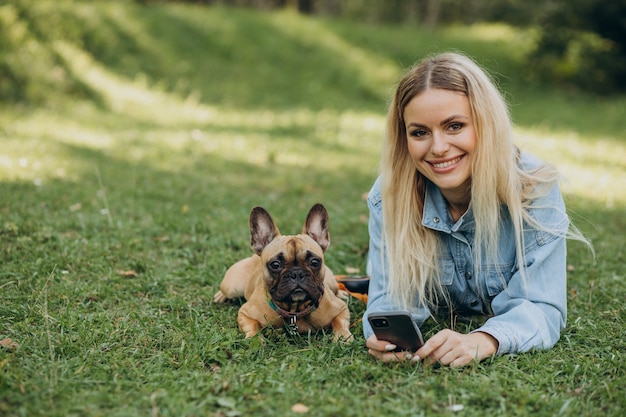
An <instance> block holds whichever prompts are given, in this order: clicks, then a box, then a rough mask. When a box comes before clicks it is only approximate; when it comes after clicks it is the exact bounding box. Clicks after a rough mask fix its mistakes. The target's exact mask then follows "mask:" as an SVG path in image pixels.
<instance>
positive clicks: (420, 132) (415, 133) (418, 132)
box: [409, 129, 428, 138]
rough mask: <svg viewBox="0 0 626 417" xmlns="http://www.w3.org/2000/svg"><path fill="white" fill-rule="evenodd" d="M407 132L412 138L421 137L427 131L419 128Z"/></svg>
mask: <svg viewBox="0 0 626 417" xmlns="http://www.w3.org/2000/svg"><path fill="white" fill-rule="evenodd" d="M409 134H410V135H411V136H413V137H414V138H423V137H424V136H426V135H427V134H428V132H427V131H425V130H421V129H420V130H412V131H411V132H409Z"/></svg>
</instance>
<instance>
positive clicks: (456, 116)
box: [439, 114, 469, 126]
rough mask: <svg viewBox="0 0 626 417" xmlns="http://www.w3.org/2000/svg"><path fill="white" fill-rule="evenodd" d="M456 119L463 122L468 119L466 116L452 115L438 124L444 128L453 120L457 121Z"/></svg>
mask: <svg viewBox="0 0 626 417" xmlns="http://www.w3.org/2000/svg"><path fill="white" fill-rule="evenodd" d="M458 119H463V120H467V119H469V118H468V117H467V116H465V115H463V114H453V115H452V116H450V117H448V118H447V119H445V120H442V121H441V123H439V125H441V126H444V125H447V124H448V123H450V122H451V121H453V120H458Z"/></svg>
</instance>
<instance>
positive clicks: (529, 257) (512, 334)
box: [363, 154, 569, 354]
mask: <svg viewBox="0 0 626 417" xmlns="http://www.w3.org/2000/svg"><path fill="white" fill-rule="evenodd" d="M538 163H539V162H538V160H536V159H534V158H532V157H530V156H529V155H527V154H522V158H521V161H520V164H521V165H522V166H523V168H524V169H532V167H533V166H536V165H537V164H538ZM367 203H368V207H369V209H370V219H369V234H370V248H369V250H370V252H369V256H368V273H369V275H370V277H371V278H370V287H369V296H368V304H367V310H366V312H365V315H364V318H365V319H364V320H363V331H364V335H365V338H368V337H370V336H371V335H372V333H373V331H372V329H371V327H370V325H369V323H368V322H367V319H366V318H367V315H368V314H369V313H371V312H381V311H383V312H384V311H392V310H398V309H399V306H398V305H397V303H396V302H395V301H394V300H393V299H391V297H390V296H389V293H388V289H387V281H388V277H387V276H386V273H385V272H384V271H387V267H386V265H385V266H383V265H382V264H381V263H382V262H387V260H386V257H383V256H381V253H380V251H381V250H383V248H382V247H381V245H382V243H381V242H382V240H381V237H382V221H383V218H382V204H383V202H382V196H381V189H380V178H379V179H377V180H376V182H375V184H374V186H373V187H372V189H371V191H370V193H369V195H368V201H367ZM530 214H531V216H533V218H534V219H535V220H537V221H538V222H539V223H540V224H542V225H546V226H548V227H549V228H550V229H551V230H558V231H559V232H560V233H559V234H558V235H555V234H552V233H547V232H544V231H540V230H536V229H533V228H531V227H530V226H529V225H525V227H524V230H525V231H524V244H525V246H526V247H525V251H526V255H525V256H526V278H525V281H526V282H524V279H523V278H522V276H521V274H520V272H519V270H518V264H517V256H516V251H515V239H514V232H513V224H512V223H511V219H510V217H509V214H508V210H507V209H506V207H504V206H503V207H502V208H501V210H500V221H501V225H500V226H501V227H500V245H499V253H498V262H497V264H496V265H493V264H491V265H487V264H486V263H485V261H484V260H483V261H481V263H482V265H481V268H476V265H475V262H474V259H473V257H472V245H473V236H474V231H475V221H474V217H473V213H472V209H471V206H470V209H469V210H468V211H467V212H466V213H465V214H464V215H463V216H462V217H461V218H460V219H459V220H458V221H456V222H453V221H452V219H451V217H450V215H449V213H448V210H447V207H446V202H445V200H444V197H443V195H442V194H441V191H440V190H439V189H438V188H437V187H436V186H435V185H434V184H432V183H430V182H429V183H428V185H427V187H426V199H425V205H424V212H423V217H422V224H423V225H424V226H425V227H428V228H430V229H432V230H435V231H436V232H438V233H439V236H440V238H441V242H442V243H443V245H442V248H443V249H442V253H441V254H440V255H439V257H440V258H439V259H440V276H441V278H440V279H441V283H442V284H443V287H444V289H446V290H447V291H448V294H449V298H450V300H451V302H452V305H453V308H454V310H455V312H457V313H459V314H460V315H467V316H475V315H484V316H487V317H489V318H488V319H487V320H486V322H485V323H484V324H483V325H482V326H481V327H479V328H478V329H475V330H474V331H475V332H476V331H480V332H485V333H488V334H490V335H491V336H493V337H494V338H495V339H496V340H497V341H498V343H499V347H498V352H497V354H503V353H517V352H523V351H527V350H530V349H533V348H539V349H548V348H550V347H552V346H553V345H554V344H555V343H556V342H557V341H558V340H559V336H560V331H561V330H562V329H563V328H564V327H565V321H566V312H567V297H566V295H567V294H566V293H567V290H566V245H565V238H564V237H563V235H564V234H565V231H566V230H567V227H568V225H569V220H568V217H567V215H566V213H565V205H564V203H563V198H562V196H561V192H560V189H559V187H558V185H554V186H553V187H552V189H551V190H550V191H549V193H548V194H546V195H545V196H543V197H541V198H539V199H538V200H536V201H535V202H534V204H533V208H531V209H530ZM382 259H384V261H381V260H382ZM411 313H412V316H413V319H414V321H415V322H416V324H417V325H418V326H420V325H422V324H423V323H424V322H425V321H426V320H427V319H428V318H429V317H430V316H431V312H430V311H429V309H428V308H426V307H417V306H415V307H414V308H413V310H412V311H411Z"/></svg>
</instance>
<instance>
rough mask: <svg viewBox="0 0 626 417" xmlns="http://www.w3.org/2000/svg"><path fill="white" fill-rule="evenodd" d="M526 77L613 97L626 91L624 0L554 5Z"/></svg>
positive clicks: (542, 21)
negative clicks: (612, 95)
mask: <svg viewBox="0 0 626 417" xmlns="http://www.w3.org/2000/svg"><path fill="white" fill-rule="evenodd" d="M549 5H550V7H549V8H548V9H547V10H545V13H543V14H541V15H539V17H538V19H537V20H538V23H539V26H540V27H541V33H540V36H539V39H538V42H537V46H536V48H535V50H534V51H533V52H532V53H531V54H530V56H529V59H528V65H527V68H528V69H527V71H528V74H529V75H530V76H531V77H533V78H536V79H542V80H548V81H550V82H556V83H559V84H563V85H568V86H576V87H577V88H580V89H583V90H588V91H593V92H596V93H603V94H610V93H619V92H625V91H626V0H613V1H603V0H577V1H576V2H572V1H569V0H552V1H551V2H550V3H549Z"/></svg>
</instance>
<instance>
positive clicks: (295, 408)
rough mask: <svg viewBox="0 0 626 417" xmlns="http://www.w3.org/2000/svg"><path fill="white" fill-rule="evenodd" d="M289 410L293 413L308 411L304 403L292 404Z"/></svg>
mask: <svg viewBox="0 0 626 417" xmlns="http://www.w3.org/2000/svg"><path fill="white" fill-rule="evenodd" d="M291 411H293V412H294V413H298V414H302V413H308V412H309V407H307V406H306V405H304V404H301V403H297V404H294V405H293V406H292V407H291Z"/></svg>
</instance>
